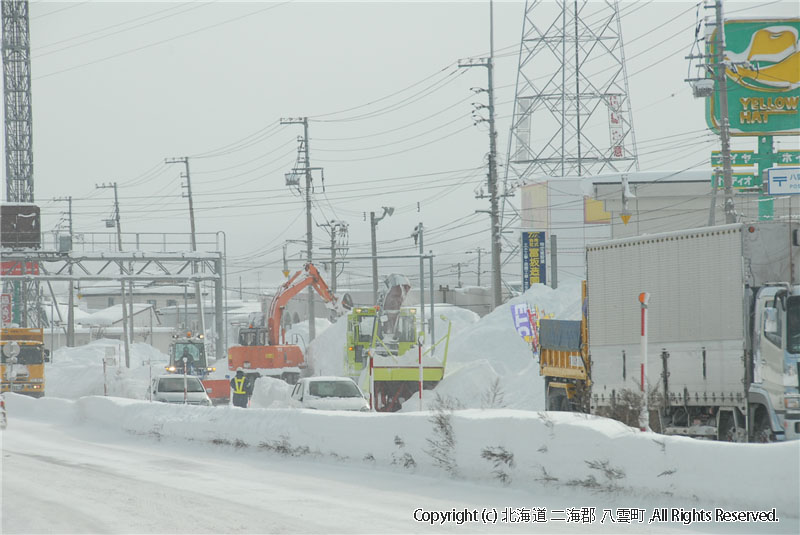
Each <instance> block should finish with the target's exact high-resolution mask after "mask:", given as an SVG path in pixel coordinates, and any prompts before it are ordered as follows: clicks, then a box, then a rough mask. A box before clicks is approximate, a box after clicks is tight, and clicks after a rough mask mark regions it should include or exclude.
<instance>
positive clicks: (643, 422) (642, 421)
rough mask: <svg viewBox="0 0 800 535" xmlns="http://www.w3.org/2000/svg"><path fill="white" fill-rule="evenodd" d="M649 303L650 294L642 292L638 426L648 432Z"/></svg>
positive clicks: (640, 296)
mask: <svg viewBox="0 0 800 535" xmlns="http://www.w3.org/2000/svg"><path fill="white" fill-rule="evenodd" d="M649 301H650V294H649V293H647V292H642V293H640V294H639V304H640V305H641V309H642V337H641V343H642V345H641V352H642V398H643V402H642V414H641V415H640V416H639V426H640V428H641V430H642V431H649V430H650V409H649V407H648V406H647V398H648V393H649V392H648V389H647V303H648V302H649Z"/></svg>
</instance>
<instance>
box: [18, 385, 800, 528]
mask: <svg viewBox="0 0 800 535" xmlns="http://www.w3.org/2000/svg"><path fill="white" fill-rule="evenodd" d="M6 403H7V405H8V408H9V416H10V421H9V431H11V430H13V425H14V419H16V418H25V419H33V420H40V421H45V422H50V423H52V424H53V425H59V424H61V425H68V426H75V425H84V426H92V427H97V428H100V429H103V431H104V432H110V431H114V430H119V431H124V432H127V433H131V434H135V435H142V436H157V437H173V438H176V439H185V440H189V441H205V442H209V443H217V444H233V445H236V446H237V447H239V448H241V447H250V448H252V449H254V450H256V449H260V450H263V451H265V452H266V451H271V452H273V454H283V455H287V456H298V457H299V456H309V457H316V458H322V457H323V456H326V457H328V458H334V459H336V460H337V461H345V462H350V463H354V464H359V465H362V464H363V463H365V462H368V463H370V464H371V465H374V466H377V467H383V468H384V469H390V467H392V465H395V467H397V466H402V464H403V462H404V460H407V459H409V458H410V459H413V466H412V465H411V463H408V464H409V468H410V469H411V470H413V471H415V472H418V473H429V474H435V473H442V472H441V471H442V468H441V465H438V464H437V463H436V462H435V461H434V459H433V457H432V455H430V453H428V452H429V451H430V450H431V448H432V446H431V444H430V441H429V440H433V441H437V440H440V439H441V436H440V435H437V433H436V431H435V426H434V424H433V423H432V419H431V414H430V413H409V414H396V413H395V414H382V413H358V412H353V413H337V412H331V411H313V410H303V409H252V408H251V409H246V410H245V409H239V408H235V407H194V406H182V405H167V404H162V403H148V402H145V401H134V400H126V399H120V398H106V397H85V398H81V399H79V400H77V401H68V400H59V399H47V398H43V399H39V400H36V399H31V398H28V397H25V396H20V395H16V394H10V395H7V399H6ZM450 418H451V423H452V428H453V434H454V444H453V447H452V448H447V449H446V457H447V458H448V459H449V460H450V461H451V462H452V463H453V464H452V466H453V467H454V472H455V474H456V477H463V478H466V479H469V480H474V481H491V480H495V479H497V472H496V471H497V470H500V471H502V472H503V473H504V474H505V475H506V476H507V477H508V478H509V480H510V484H511V485H512V486H514V487H519V488H530V489H538V490H542V488H544V489H547V488H566V489H569V488H575V487H583V488H586V489H590V490H592V491H596V492H603V493H615V494H617V495H622V496H627V497H628V499H629V500H630V501H631V503H634V504H635V503H636V500H641V499H642V498H643V497H649V498H652V499H656V500H659V503H664V502H666V501H667V500H668V499H671V498H670V497H672V496H677V497H685V498H687V499H690V500H692V502H693V505H696V506H697V507H729V508H738V509H743V510H753V509H765V510H769V509H771V508H773V507H775V508H776V509H777V511H778V515H779V516H782V517H786V516H790V517H792V518H796V517H797V516H798V509H797V504H798V501H800V490H799V489H800V484H798V474H800V442H798V441H794V442H789V443H779V444H729V443H719V442H709V441H700V440H693V439H688V438H683V437H664V436H660V435H656V434H653V433H640V432H638V431H635V430H633V429H631V428H629V427H627V426H625V425H623V424H621V423H619V422H616V421H613V420H608V419H605V418H600V417H594V416H587V415H582V414H572V413H534V412H530V411H517V410H509V409H503V410H465V411H455V412H454V413H452V416H451V417H450ZM486 451H493V452H496V453H497V452H506V453H508V454H513V460H514V463H513V466H512V465H510V464H508V465H506V464H503V463H500V464H499V466H495V464H494V463H493V462H491V461H489V460H487V459H486V458H485V457H486V455H485V452H486ZM395 469H396V468H395Z"/></svg>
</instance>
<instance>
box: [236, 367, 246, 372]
mask: <svg viewBox="0 0 800 535" xmlns="http://www.w3.org/2000/svg"><path fill="white" fill-rule="evenodd" d="M239 372H242V373H244V368H242V367H241V366H240V367H238V368H236V373H239Z"/></svg>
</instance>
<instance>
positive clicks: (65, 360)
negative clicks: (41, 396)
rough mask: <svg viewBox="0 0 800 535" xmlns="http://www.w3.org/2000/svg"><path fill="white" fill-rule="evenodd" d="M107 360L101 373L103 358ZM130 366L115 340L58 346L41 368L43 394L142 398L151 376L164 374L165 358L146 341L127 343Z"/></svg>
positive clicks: (166, 358)
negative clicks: (43, 385)
mask: <svg viewBox="0 0 800 535" xmlns="http://www.w3.org/2000/svg"><path fill="white" fill-rule="evenodd" d="M106 358H107V359H108V360H107V363H106V367H105V374H104V372H103V360H104V359H106ZM130 361H131V362H130V368H127V367H126V366H125V349H124V348H123V346H122V342H120V341H119V340H109V339H101V340H95V341H93V342H92V343H90V344H88V345H85V346H80V347H62V348H60V349H57V350H56V351H55V352H54V354H53V355H52V361H51V362H50V364H48V365H47V366H46V368H45V374H46V375H45V376H46V381H47V383H46V390H45V392H46V395H47V396H48V397H58V398H66V399H77V398H79V397H82V396H95V395H100V396H101V395H103V390H104V384H105V387H106V388H107V389H108V395H110V396H117V397H123V398H134V399H145V398H146V397H147V388H148V386H149V382H150V377H151V375H152V376H153V377H155V376H156V375H161V374H162V373H166V372H165V370H164V368H165V367H166V365H167V363H168V362H169V357H168V356H167V355H165V354H164V353H161V352H160V351H158V350H157V349H156V348H154V347H153V346H150V345H148V344H131V345H130Z"/></svg>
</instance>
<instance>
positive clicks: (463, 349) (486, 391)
mask: <svg viewBox="0 0 800 535" xmlns="http://www.w3.org/2000/svg"><path fill="white" fill-rule="evenodd" d="M518 303H527V304H528V306H529V307H530V308H531V310H533V309H534V307H537V308H538V309H539V313H540V314H552V315H553V316H554V317H555V318H556V319H565V320H578V319H580V317H581V288H580V283H573V284H567V285H564V286H560V287H559V288H558V289H556V290H553V289H552V288H550V287H549V286H544V285H542V284H535V285H534V286H533V287H531V288H530V289H529V290H528V291H526V292H525V293H524V294H522V295H521V296H519V297H515V298H514V299H511V300H510V301H509V302H507V303H504V304H503V305H501V306H499V307H497V308H496V309H495V310H494V311H493V312H492V313H490V314H488V315H486V316H484V317H483V318H481V319H480V321H478V322H477V323H475V324H471V325H469V328H466V329H460V331H459V332H458V334H457V335H455V336H452V338H451V341H450V352H449V355H448V357H447V368H446V370H445V377H444V379H443V380H442V381H441V382H440V383H439V385H438V386H437V387H436V391H435V392H436V394H438V395H439V396H447V397H449V398H451V399H453V400H455V401H456V402H457V403H459V404H460V406H462V407H464V408H483V407H486V406H487V401H488V398H494V403H493V405H494V406H495V407H507V408H513V409H527V410H542V409H544V379H542V378H541V377H540V376H539V365H538V364H537V362H536V361H535V360H534V358H533V355H532V353H531V348H530V346H529V345H528V343H527V342H525V340H523V339H522V337H520V335H519V334H517V331H516V328H515V327H514V320H513V319H512V317H511V305H514V304H518ZM436 328H437V333H438V332H439V331H438V329H439V327H438V325H437V327H436ZM495 382H497V383H496V387H495ZM493 393H494V394H496V395H494V396H493ZM424 397H425V398H426V400H427V401H426V402H425V406H426V407H428V406H429V404H430V402H431V401H432V400H433V399H434V394H433V393H428V392H426V393H425V396H424ZM418 406H419V405H418V401H417V400H410V401H408V402H406V403H405V404H404V406H403V410H417V409H418Z"/></svg>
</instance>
